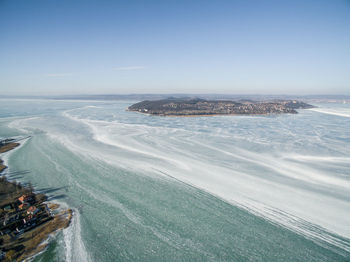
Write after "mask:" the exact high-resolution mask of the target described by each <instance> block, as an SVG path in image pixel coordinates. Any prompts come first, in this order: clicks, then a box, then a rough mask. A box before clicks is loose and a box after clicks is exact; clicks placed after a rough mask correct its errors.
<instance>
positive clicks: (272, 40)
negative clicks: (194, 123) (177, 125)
mask: <svg viewBox="0 0 350 262" xmlns="http://www.w3.org/2000/svg"><path fill="white" fill-rule="evenodd" d="M0 92H1V93H2V94H7V95H56V94H104V93H110V94H129V93H229V94H301V95H303V94H350V1H349V0H329V1H323V0H317V1H307V0H302V1H250V0H242V1H235V0H231V1H223V0H222V1H221V0H216V1H214V0H213V1H205V0H203V1H170V0H169V1H168V0H164V1H146V0H143V1H132V0H130V1H86V0H85V1H65V0H60V1H50V0H44V1H36V0H32V1H28V0H22V1H19V0H18V1H17V0H0Z"/></svg>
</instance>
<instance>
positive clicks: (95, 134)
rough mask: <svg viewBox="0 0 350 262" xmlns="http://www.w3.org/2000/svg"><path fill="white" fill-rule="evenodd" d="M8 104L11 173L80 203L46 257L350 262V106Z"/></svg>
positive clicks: (4, 123) (2, 125)
mask: <svg viewBox="0 0 350 262" xmlns="http://www.w3.org/2000/svg"><path fill="white" fill-rule="evenodd" d="M132 103H133V101H129V102H120V101H117V102H101V101H100V102H99V101H51V100H1V109H0V117H1V118H0V136H2V137H6V136H13V135H31V136H32V137H31V138H30V139H28V140H27V141H26V142H24V143H23V144H22V146H21V147H20V148H18V149H16V150H14V151H11V152H9V153H7V154H5V156H3V158H4V159H5V160H6V161H7V163H8V164H9V167H10V168H9V170H8V172H12V171H20V170H30V171H31V172H30V173H28V174H24V175H17V176H14V177H12V179H17V180H21V181H22V182H29V181H31V182H32V184H33V185H34V186H35V187H36V188H37V189H38V190H41V191H43V192H46V193H47V194H48V195H49V196H50V198H51V200H52V201H56V202H58V203H60V204H61V205H62V206H66V207H71V208H73V209H74V211H75V216H74V220H73V223H72V225H71V226H70V227H69V228H68V229H66V230H64V231H63V232H62V233H60V234H58V235H57V236H56V237H55V239H54V241H52V242H51V244H50V246H49V248H48V250H47V251H46V252H44V253H42V254H40V255H39V256H37V257H36V258H35V259H34V260H35V261H347V260H349V259H350V240H349V239H350V223H349V215H350V194H349V193H350V161H349V160H350V147H349V145H350V119H349V116H350V105H348V104H324V105H319V108H317V109H315V110H302V111H300V114H298V115H279V116H260V117H252V116H215V117H199V118H166V117H155V116H147V115H142V114H138V113H134V112H127V111H125V108H126V107H127V106H128V105H130V104H132Z"/></svg>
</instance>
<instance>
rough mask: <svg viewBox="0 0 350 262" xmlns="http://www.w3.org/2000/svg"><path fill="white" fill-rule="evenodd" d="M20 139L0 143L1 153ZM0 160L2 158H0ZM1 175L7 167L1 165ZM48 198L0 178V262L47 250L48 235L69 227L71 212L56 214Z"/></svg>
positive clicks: (29, 188)
mask: <svg viewBox="0 0 350 262" xmlns="http://www.w3.org/2000/svg"><path fill="white" fill-rule="evenodd" d="M18 141H19V140H15V139H12V138H10V139H4V140H1V141H0V153H5V152H7V151H10V150H12V149H14V148H15V147H17V146H18V145H19V143H17V142H18ZM0 160H1V159H0ZM0 163H1V164H2V169H1V170H0V173H1V172H2V171H3V170H5V169H6V168H7V167H6V166H5V165H3V162H2V160H1V161H0ZM46 201H47V196H46V195H44V194H41V193H34V189H33V187H32V185H31V184H30V183H29V184H28V185H26V186H23V185H22V184H21V183H20V182H17V181H9V180H8V179H7V177H6V176H4V175H3V176H1V177H0V261H6V262H7V261H23V260H25V259H27V258H29V257H32V256H33V255H35V254H37V253H39V252H40V251H42V250H43V249H45V248H46V246H47V243H46V244H45V243H44V242H45V240H46V239H47V238H48V237H49V235H50V234H52V233H55V232H56V231H58V230H59V229H63V228H66V227H68V226H69V224H70V221H71V218H72V210H70V209H68V210H63V211H57V208H58V207H59V206H58V205H57V204H53V203H47V202H46Z"/></svg>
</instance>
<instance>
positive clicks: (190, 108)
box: [128, 98, 314, 116]
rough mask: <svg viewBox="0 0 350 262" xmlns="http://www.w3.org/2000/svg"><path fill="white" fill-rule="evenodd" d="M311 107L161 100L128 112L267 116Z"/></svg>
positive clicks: (276, 102) (289, 102)
mask: <svg viewBox="0 0 350 262" xmlns="http://www.w3.org/2000/svg"><path fill="white" fill-rule="evenodd" d="M313 107H314V106H312V105H310V104H307V103H304V102H302V101H298V100H273V101H252V100H239V101H231V100H204V99H172V98H169V99H162V100H156V101H148V100H146V101H142V102H139V103H136V104H133V105H131V106H129V107H128V110H129V111H136V112H140V113H145V114H150V115H159V116H212V115H266V114H286V113H288V114H297V113H298V112H297V110H296V109H306V108H313Z"/></svg>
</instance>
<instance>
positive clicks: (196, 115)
mask: <svg viewBox="0 0 350 262" xmlns="http://www.w3.org/2000/svg"><path fill="white" fill-rule="evenodd" d="M126 111H128V112H133V113H139V114H142V115H147V116H160V117H211V116H269V115H281V114H286V113H264V114H189V115H185V114H183V115H180V114H179V115H176V114H173V115H166V114H152V113H147V112H139V111H134V110H128V109H127V110H126ZM290 114H293V113H290ZM293 115H294V114H293Z"/></svg>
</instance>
